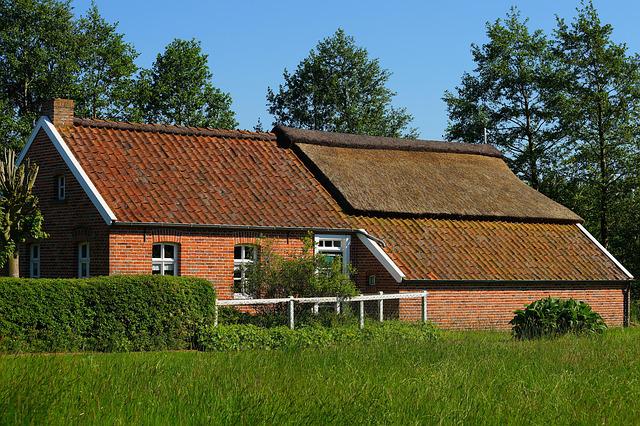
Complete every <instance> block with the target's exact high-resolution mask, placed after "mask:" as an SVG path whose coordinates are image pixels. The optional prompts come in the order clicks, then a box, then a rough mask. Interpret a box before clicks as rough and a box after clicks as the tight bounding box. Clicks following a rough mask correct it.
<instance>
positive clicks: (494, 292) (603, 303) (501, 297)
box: [400, 282, 628, 329]
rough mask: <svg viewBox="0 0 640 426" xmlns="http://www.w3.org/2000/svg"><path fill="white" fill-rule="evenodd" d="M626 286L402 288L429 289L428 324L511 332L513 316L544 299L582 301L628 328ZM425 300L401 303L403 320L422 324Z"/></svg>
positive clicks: (611, 323)
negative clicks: (507, 330)
mask: <svg viewBox="0 0 640 426" xmlns="http://www.w3.org/2000/svg"><path fill="white" fill-rule="evenodd" d="M626 288H627V284H626V283H620V282H618V283H612V284H604V283H603V284H596V283H584V284H573V283H567V284H562V283H540V284H537V283H534V284H518V283H517V282H512V283H505V284H485V285H483V284H473V283H469V284H458V283H455V284H437V283H433V284H427V285H421V286H403V288H402V290H401V291H403V292H409V291H421V290H427V292H428V297H427V315H428V318H429V320H431V321H433V322H434V323H436V324H438V325H439V326H441V327H443V328H448V329H478V328H484V329H507V328H509V327H510V326H509V321H510V320H511V318H513V311H514V310H516V309H520V308H522V307H524V305H526V304H528V303H531V302H533V301H534V300H537V299H541V298H543V297H548V296H553V297H560V298H565V299H568V298H574V299H578V300H582V301H584V302H587V303H588V304H590V305H591V307H592V308H593V309H594V310H595V311H596V312H598V313H599V314H600V315H602V317H603V318H604V320H605V322H606V323H607V324H608V325H609V326H612V327H620V326H622V325H624V321H625V315H626V313H627V303H628V301H627V298H626ZM421 306H422V305H421V300H419V299H415V300H414V299H407V300H402V301H401V302H400V317H401V318H402V319H406V320H411V321H417V320H419V319H420V315H421Z"/></svg>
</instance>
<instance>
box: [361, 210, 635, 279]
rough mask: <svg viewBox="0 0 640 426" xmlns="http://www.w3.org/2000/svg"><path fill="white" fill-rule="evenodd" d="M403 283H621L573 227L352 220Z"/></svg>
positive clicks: (620, 274)
mask: <svg viewBox="0 0 640 426" xmlns="http://www.w3.org/2000/svg"><path fill="white" fill-rule="evenodd" d="M351 220H352V223H353V225H354V227H358V228H364V229H366V230H367V231H368V232H370V233H371V234H373V235H375V236H376V237H378V238H382V239H383V240H384V242H385V251H386V252H387V254H388V255H389V256H390V257H391V258H392V259H393V261H394V262H396V264H397V265H398V267H399V268H400V269H401V270H402V271H403V272H404V273H405V274H406V276H407V277H406V279H409V280H416V279H427V278H430V279H441V280H533V281H536V280H576V281H580V280H586V281H598V280H625V279H627V276H626V275H625V274H624V273H623V272H622V271H621V270H620V269H619V268H618V267H617V266H616V265H615V264H614V263H613V262H612V261H611V260H610V259H609V258H608V257H607V256H606V255H605V254H604V253H603V252H602V251H601V250H600V249H599V248H598V247H596V245H595V244H593V243H592V242H591V241H590V240H589V238H588V237H587V236H586V235H585V234H584V233H583V232H582V231H581V230H580V229H579V228H578V226H577V225H576V224H545V223H516V222H499V221H478V220H444V219H417V218H409V219H399V218H374V217H353V218H352V219H351Z"/></svg>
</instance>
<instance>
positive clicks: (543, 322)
mask: <svg viewBox="0 0 640 426" xmlns="http://www.w3.org/2000/svg"><path fill="white" fill-rule="evenodd" d="M509 324H511V325H512V332H513V335H514V337H515V338H516V339H536V338H540V337H554V336H559V335H562V334H567V333H574V334H595V333H603V332H604V331H605V330H606V329H607V326H606V324H605V323H604V321H603V320H602V317H601V316H600V314H598V313H597V312H595V311H594V310H592V309H591V306H589V305H588V304H587V303H585V302H581V301H577V300H575V299H558V298H555V297H547V298H544V299H539V300H536V301H535V302H532V303H530V304H529V305H527V306H526V307H525V308H524V310H521V309H519V310H517V311H515V317H514V318H513V319H512V320H511V321H510V322H509Z"/></svg>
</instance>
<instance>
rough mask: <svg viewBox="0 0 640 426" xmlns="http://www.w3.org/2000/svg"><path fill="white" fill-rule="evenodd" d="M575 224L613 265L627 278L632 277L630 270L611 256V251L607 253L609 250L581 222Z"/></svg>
mask: <svg viewBox="0 0 640 426" xmlns="http://www.w3.org/2000/svg"><path fill="white" fill-rule="evenodd" d="M577 226H578V228H579V229H580V230H581V231H582V232H583V233H584V235H586V236H587V237H588V238H589V239H590V240H591V242H592V243H594V244H595V245H596V246H598V248H599V249H600V250H602V252H603V253H604V254H605V255H607V257H608V258H609V259H611V261H612V262H613V263H615V265H616V266H617V267H618V268H620V270H621V271H622V272H624V273H625V274H626V275H627V276H628V277H629V279H633V275H631V272H629V271H627V268H625V267H624V266H622V263H620V262H618V259H616V258H615V257H613V255H612V254H611V253H609V250H607V249H606V248H604V246H603V245H602V244H600V243H599V242H598V240H596V239H595V237H594V236H593V235H591V233H590V232H589V231H587V229H586V228H585V227H584V226H582V225H581V224H579V223H578V224H577Z"/></svg>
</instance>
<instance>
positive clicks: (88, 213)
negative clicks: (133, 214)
mask: <svg viewBox="0 0 640 426" xmlns="http://www.w3.org/2000/svg"><path fill="white" fill-rule="evenodd" d="M27 158H29V159H30V160H31V161H32V162H35V163H36V164H38V166H40V170H39V172H38V177H37V179H36V183H35V185H34V193H35V194H36V195H37V197H38V200H39V205H40V210H41V211H42V214H43V216H44V230H45V231H46V232H47V233H48V234H49V238H48V239H45V240H42V241H41V242H40V248H41V260H40V270H41V276H42V277H76V276H77V275H78V244H79V243H80V242H84V241H87V242H89V245H90V267H89V269H90V273H91V275H105V274H107V273H108V272H109V270H108V263H109V253H108V246H107V242H108V227H107V225H106V223H105V222H104V220H103V219H102V217H101V216H100V214H99V213H98V211H97V210H96V208H95V207H94V205H93V204H92V202H91V200H90V199H89V197H88V196H87V194H86V193H85V192H84V190H83V189H82V187H81V186H80V183H79V182H78V181H77V180H76V179H75V178H74V177H73V175H72V174H71V171H70V170H69V169H68V168H67V166H66V164H65V163H64V160H63V159H62V157H61V156H60V154H58V151H57V150H56V149H55V147H54V146H53V144H52V143H51V142H50V141H49V138H48V136H47V135H46V133H45V132H44V131H40V133H38V135H37V136H36V138H35V140H34V141H33V143H32V145H31V147H30V148H29V152H28V153H27ZM59 175H64V176H65V179H66V199H65V200H64V201H58V200H57V199H56V195H57V183H56V177H57V176H59ZM28 245H29V244H26V245H22V246H21V247H20V274H21V276H25V277H27V276H29V255H28V251H27V247H28Z"/></svg>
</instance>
